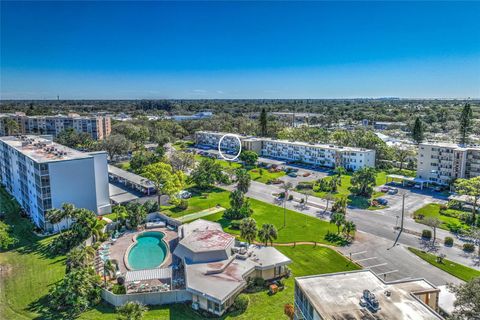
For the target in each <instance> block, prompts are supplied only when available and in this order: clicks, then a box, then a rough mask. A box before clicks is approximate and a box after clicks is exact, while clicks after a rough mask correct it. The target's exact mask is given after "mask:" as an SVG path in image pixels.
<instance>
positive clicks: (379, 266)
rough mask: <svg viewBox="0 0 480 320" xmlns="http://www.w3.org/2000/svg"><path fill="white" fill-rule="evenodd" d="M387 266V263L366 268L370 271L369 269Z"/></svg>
mask: <svg viewBox="0 0 480 320" xmlns="http://www.w3.org/2000/svg"><path fill="white" fill-rule="evenodd" d="M387 264H388V263H386V262H385V263H380V264H376V265H374V266H367V267H366V268H370V269H371V268H376V267H381V266H386V265H387Z"/></svg>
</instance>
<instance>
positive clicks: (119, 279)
mask: <svg viewBox="0 0 480 320" xmlns="http://www.w3.org/2000/svg"><path fill="white" fill-rule="evenodd" d="M117 283H118V284H119V285H121V286H123V285H124V284H125V277H123V276H118V277H117Z"/></svg>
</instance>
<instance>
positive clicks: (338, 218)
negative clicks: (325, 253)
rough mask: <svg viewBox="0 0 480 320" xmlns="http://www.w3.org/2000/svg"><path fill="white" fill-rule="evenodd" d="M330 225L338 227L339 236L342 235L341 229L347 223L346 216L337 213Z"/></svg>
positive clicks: (333, 215)
mask: <svg viewBox="0 0 480 320" xmlns="http://www.w3.org/2000/svg"><path fill="white" fill-rule="evenodd" d="M330 223H331V224H334V225H336V226H337V234H339V233H340V227H341V226H342V225H343V224H344V223H345V215H344V214H343V213H340V212H335V213H333V214H332V216H331V217H330Z"/></svg>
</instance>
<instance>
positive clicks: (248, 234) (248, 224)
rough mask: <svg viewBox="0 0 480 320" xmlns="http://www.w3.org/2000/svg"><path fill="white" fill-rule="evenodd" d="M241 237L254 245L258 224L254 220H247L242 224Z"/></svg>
mask: <svg viewBox="0 0 480 320" xmlns="http://www.w3.org/2000/svg"><path fill="white" fill-rule="evenodd" d="M240 236H241V237H242V238H243V239H245V241H247V242H248V244H250V243H252V242H253V240H255V237H256V236H257V222H256V221H255V219H253V218H245V219H243V220H242V223H241V224H240Z"/></svg>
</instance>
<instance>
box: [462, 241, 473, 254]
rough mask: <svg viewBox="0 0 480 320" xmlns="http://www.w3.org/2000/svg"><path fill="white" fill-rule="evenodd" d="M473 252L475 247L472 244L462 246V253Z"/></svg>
mask: <svg viewBox="0 0 480 320" xmlns="http://www.w3.org/2000/svg"><path fill="white" fill-rule="evenodd" d="M474 250H475V245H474V244H473V243H464V244H463V251H465V252H473V251H474Z"/></svg>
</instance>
